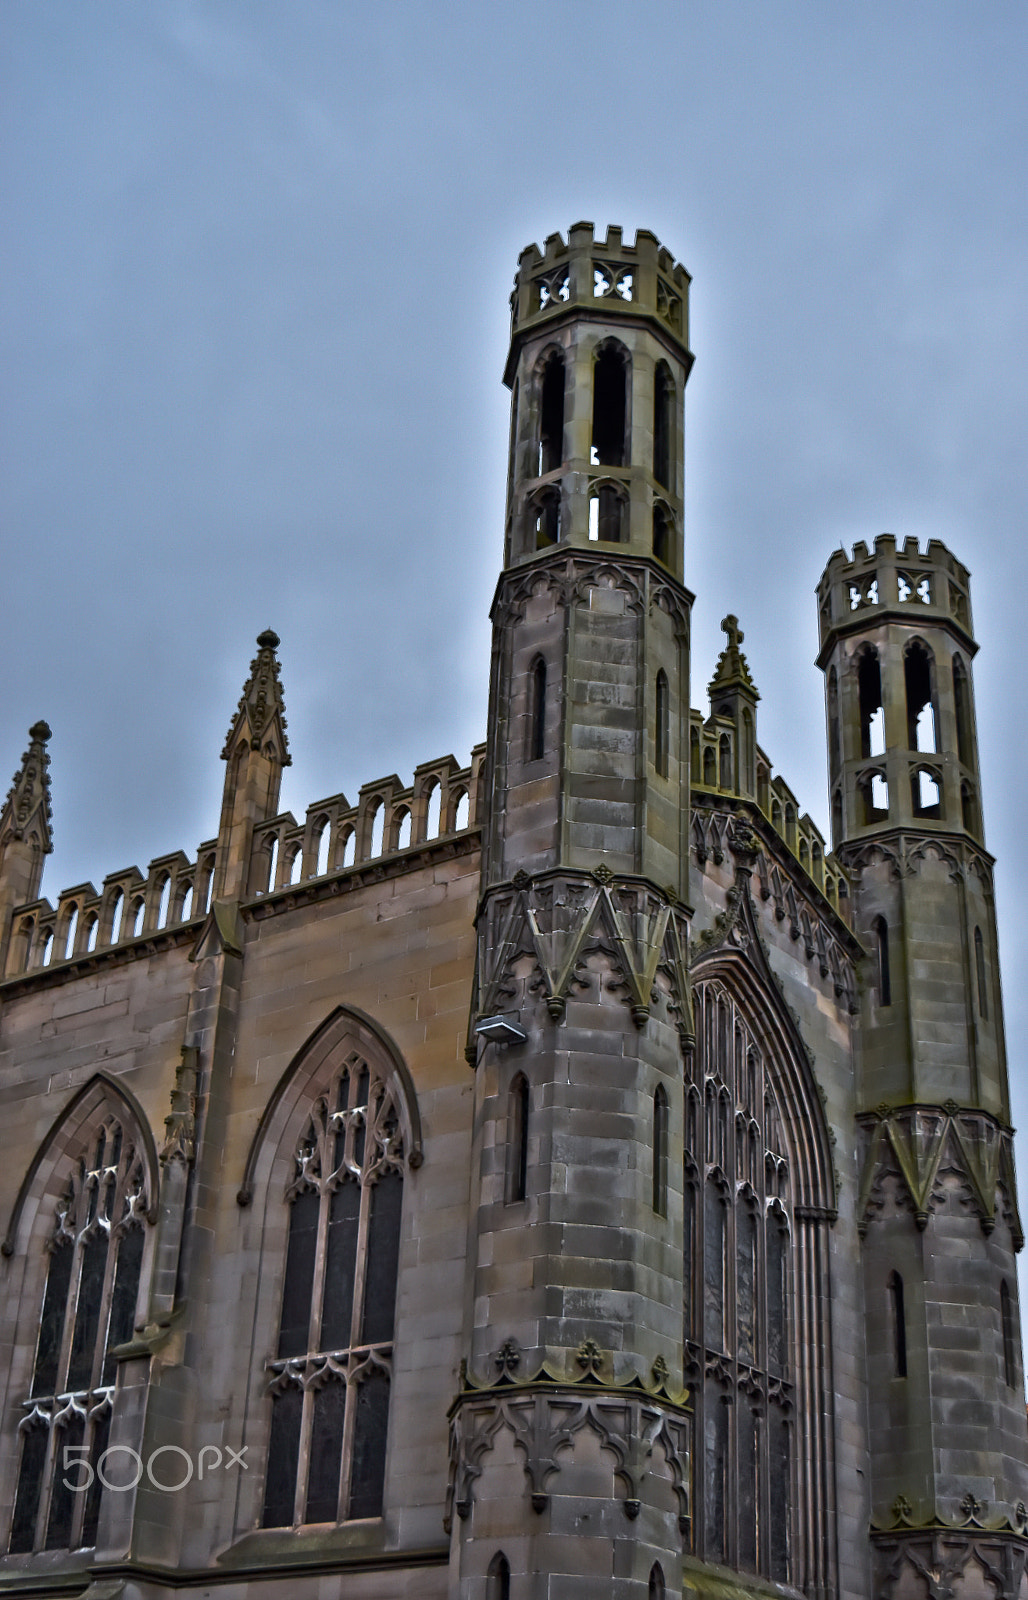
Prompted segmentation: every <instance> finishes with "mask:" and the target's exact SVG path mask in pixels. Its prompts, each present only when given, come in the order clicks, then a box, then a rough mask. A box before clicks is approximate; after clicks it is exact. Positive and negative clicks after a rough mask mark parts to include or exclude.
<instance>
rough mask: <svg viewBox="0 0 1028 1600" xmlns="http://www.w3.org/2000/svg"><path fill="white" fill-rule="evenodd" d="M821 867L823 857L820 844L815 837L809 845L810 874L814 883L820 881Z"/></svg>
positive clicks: (822, 865)
mask: <svg viewBox="0 0 1028 1600" xmlns="http://www.w3.org/2000/svg"><path fill="white" fill-rule="evenodd" d="M823 867H824V857H823V856H822V854H821V846H820V845H819V844H818V842H817V840H816V839H815V840H814V843H813V844H812V845H811V847H810V874H811V877H812V878H813V879H814V881H815V883H820V882H821V872H822V868H823Z"/></svg>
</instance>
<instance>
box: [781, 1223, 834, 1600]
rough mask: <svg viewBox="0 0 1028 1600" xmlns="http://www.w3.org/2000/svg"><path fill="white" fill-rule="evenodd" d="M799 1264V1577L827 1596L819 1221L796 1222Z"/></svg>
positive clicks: (824, 1268)
mask: <svg viewBox="0 0 1028 1600" xmlns="http://www.w3.org/2000/svg"><path fill="white" fill-rule="evenodd" d="M793 1237H794V1240H795V1253H796V1261H795V1268H794V1273H793V1282H794V1285H795V1286H796V1288H797V1290H798V1295H797V1305H796V1312H795V1316H794V1324H795V1327H796V1334H795V1336H794V1338H793V1340H792V1341H791V1342H792V1359H793V1362H794V1389H793V1395H794V1403H793V1418H794V1428H793V1438H794V1447H793V1451H792V1455H793V1458H794V1460H795V1461H796V1463H797V1468H798V1470H797V1469H794V1478H795V1480H796V1483H797V1487H798V1489H799V1494H798V1497H797V1501H796V1503H795V1504H794V1506H793V1508H792V1534H793V1540H794V1544H793V1548H794V1551H795V1556H794V1561H793V1575H794V1581H795V1582H796V1583H797V1586H798V1587H800V1588H802V1589H803V1590H804V1592H805V1593H807V1594H810V1595H814V1596H822V1595H825V1596H827V1595H829V1594H831V1593H834V1589H833V1583H834V1577H835V1562H834V1559H833V1553H832V1550H831V1548H830V1540H829V1538H828V1521H829V1501H830V1498H831V1471H830V1467H831V1460H830V1457H831V1440H830V1436H829V1433H828V1430H827V1427H826V1408H827V1404H828V1393H829V1387H828V1386H829V1382H830V1379H831V1374H830V1372H829V1371H828V1370H827V1362H826V1356H825V1351H824V1350H823V1349H822V1346H821V1343H820V1341H819V1339H818V1338H817V1323H818V1315H817V1307H818V1306H820V1305H821V1304H823V1302H824V1301H825V1299H826V1298H827V1294H828V1282H827V1278H828V1262H827V1241H826V1239H825V1238H824V1225H823V1223H822V1222H821V1221H820V1220H819V1219H816V1218H811V1217H796V1218H795V1219H794V1233H793ZM798 1417H802V1418H803V1419H804V1423H805V1434H804V1440H803V1445H804V1447H803V1448H802V1449H800V1448H799V1445H800V1440H799V1436H798V1431H797V1429H796V1426H795V1419H796V1418H798Z"/></svg>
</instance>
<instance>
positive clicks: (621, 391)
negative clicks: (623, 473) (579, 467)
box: [590, 343, 629, 538]
mask: <svg viewBox="0 0 1028 1600" xmlns="http://www.w3.org/2000/svg"><path fill="white" fill-rule="evenodd" d="M628 374H629V364H628V352H627V351H626V350H625V349H624V348H623V347H622V346H621V345H618V344H612V343H611V344H604V345H602V346H601V347H600V349H599V351H598V352H597V356H596V361H595V364H594V366H593V442H592V452H591V456H590V459H591V461H592V462H593V464H594V465H595V466H600V467H623V466H625V464H626V460H627V456H628V448H627V445H628V440H627V435H628ZM600 537H601V538H602V537H603V535H602V534H601V536H600Z"/></svg>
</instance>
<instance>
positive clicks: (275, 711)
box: [221, 628, 292, 767]
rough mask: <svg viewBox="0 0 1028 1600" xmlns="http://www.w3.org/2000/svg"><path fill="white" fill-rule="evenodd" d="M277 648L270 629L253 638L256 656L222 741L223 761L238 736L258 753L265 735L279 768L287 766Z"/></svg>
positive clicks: (274, 636) (286, 745) (273, 631)
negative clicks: (243, 737)
mask: <svg viewBox="0 0 1028 1600" xmlns="http://www.w3.org/2000/svg"><path fill="white" fill-rule="evenodd" d="M278 644H279V637H278V634H277V633H276V632H275V630H274V629H273V628H265V630H264V632H263V633H259V634H258V635H257V649H258V650H259V652H260V654H259V655H256V656H255V657H254V659H253V660H252V661H251V662H250V676H249V677H248V678H247V680H246V683H245V684H244V685H243V693H242V695H241V697H240V700H239V705H238V707H237V709H236V714H235V716H234V717H233V719H232V726H231V727H230V728H229V730H228V735H227V737H226V739H225V748H224V749H223V750H222V752H221V755H222V760H224V761H227V760H228V758H229V756H230V755H231V754H232V751H233V750H234V749H235V748H236V746H237V744H238V741H239V737H240V734H245V737H246V742H247V744H248V745H249V747H250V749H251V750H260V749H261V747H262V746H263V745H264V744H266V743H267V740H268V738H269V735H270V736H271V738H272V746H273V747H274V746H277V748H278V759H279V761H280V762H281V764H282V766H284V767H288V766H289V765H290V764H291V759H292V758H291V757H290V754H289V742H288V740H287V738H286V732H285V730H286V726H287V724H286V718H285V701H284V700H283V697H282V680H281V678H280V677H279V671H278V658H277V657H276V655H275V650H276V649H277V647H278Z"/></svg>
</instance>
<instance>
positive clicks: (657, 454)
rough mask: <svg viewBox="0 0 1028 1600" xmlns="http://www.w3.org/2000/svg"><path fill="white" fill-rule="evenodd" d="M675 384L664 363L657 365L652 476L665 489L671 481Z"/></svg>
mask: <svg viewBox="0 0 1028 1600" xmlns="http://www.w3.org/2000/svg"><path fill="white" fill-rule="evenodd" d="M674 404H675V386H674V383H673V382H672V379H671V373H670V371H669V370H668V367H667V366H666V364H665V363H664V362H663V361H661V362H659V363H658V365H657V370H656V372H655V374H654V383H653V476H654V477H655V478H656V480H657V482H658V483H662V484H663V485H664V487H665V489H673V488H674V484H673V483H672V481H671V440H672V437H673V432H674Z"/></svg>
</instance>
